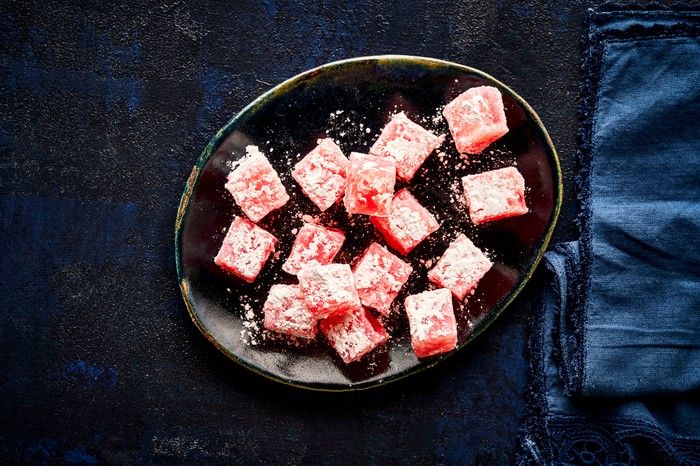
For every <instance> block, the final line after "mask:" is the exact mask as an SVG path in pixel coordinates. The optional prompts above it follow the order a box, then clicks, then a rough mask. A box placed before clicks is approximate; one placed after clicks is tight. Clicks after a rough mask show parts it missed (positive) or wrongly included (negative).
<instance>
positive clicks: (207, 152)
mask: <svg viewBox="0 0 700 466" xmlns="http://www.w3.org/2000/svg"><path fill="white" fill-rule="evenodd" d="M358 62H367V63H369V62H377V63H378V64H382V63H387V64H389V63H392V64H394V63H397V62H398V63H400V62H405V63H410V64H414V65H422V66H426V67H429V68H439V67H446V68H456V69H459V70H460V71H464V72H466V73H469V74H473V75H476V76H478V77H481V78H483V79H485V80H487V81H490V82H493V83H495V84H497V85H498V86H500V87H501V88H502V89H505V90H506V91H507V92H508V93H509V94H510V96H511V97H512V98H513V99H515V100H516V102H518V104H519V105H520V106H521V107H522V108H523V109H524V110H525V112H526V113H527V114H528V115H529V116H530V117H531V118H532V119H533V121H534V123H535V124H536V126H537V127H538V129H539V130H540V132H541V133H542V135H543V136H544V139H545V145H546V147H547V148H548V149H549V150H548V151H547V157H548V159H549V162H550V166H551V167H552V178H553V181H554V184H553V187H554V190H555V193H554V194H555V195H554V196H553V206H552V213H551V215H550V218H549V221H548V222H547V228H546V232H545V234H544V235H542V237H541V238H540V241H539V242H538V243H539V244H538V246H537V251H538V253H537V254H536V256H535V257H534V259H533V260H532V262H531V264H530V267H529V269H528V270H527V272H526V273H525V274H524V279H522V280H521V281H520V283H519V284H518V286H516V287H514V288H513V289H511V290H510V292H509V293H508V295H507V296H506V297H505V299H504V300H503V302H502V303H501V304H500V305H499V306H498V307H497V308H496V309H494V312H492V313H491V314H490V315H489V316H488V318H486V319H485V320H484V322H483V323H482V324H481V325H480V326H479V328H478V329H477V330H476V331H474V332H472V333H471V334H470V335H469V337H467V339H466V340H465V341H464V342H463V343H462V344H460V345H459V346H457V347H456V348H455V349H454V350H452V351H450V352H448V353H445V354H443V355H441V356H439V357H438V358H436V359H435V360H433V361H431V362H430V363H428V364H424V365H420V366H417V367H415V368H413V369H410V370H407V371H404V372H400V373H398V374H395V375H393V376H390V377H387V378H386V379H383V378H380V379H379V380H375V381H371V382H358V383H349V384H346V385H340V384H335V383H333V384H328V386H317V385H314V384H305V383H299V382H296V381H293V380H290V379H287V378H284V377H281V376H279V375H276V374H272V373H269V372H267V371H264V370H262V369H260V368H258V367H256V366H255V365H252V364H249V363H247V362H245V361H243V360H242V359H240V358H239V357H238V356H236V355H235V354H234V353H233V352H231V351H229V350H228V349H227V348H225V347H224V346H223V345H222V344H221V343H219V342H218V340H216V338H214V337H213V336H212V334H211V333H210V332H209V331H208V330H207V328H206V325H205V324H204V323H203V322H202V321H201V320H200V319H199V317H198V315H197V313H196V312H195V310H194V308H193V304H192V301H191V299H190V285H189V282H188V281H187V278H186V277H185V276H184V272H183V270H182V262H181V233H182V225H183V220H184V217H185V213H186V211H187V207H188V206H189V203H190V200H191V197H192V193H193V192H194V189H195V187H196V186H197V183H198V181H199V178H200V176H199V175H200V174H201V171H202V169H203V168H204V167H205V165H206V164H207V162H208V161H209V159H210V158H211V157H212V155H214V153H215V152H216V149H217V148H218V147H219V145H220V143H221V142H222V141H223V140H225V139H226V137H228V136H229V134H230V133H231V132H232V131H233V130H234V129H235V127H236V125H237V123H238V122H239V120H241V119H242V118H244V117H245V116H246V114H248V113H249V112H251V111H254V110H255V109H256V108H258V107H260V106H262V105H264V104H265V103H266V102H267V101H268V100H270V99H272V98H273V97H274V96H276V95H278V94H280V93H283V92H285V91H286V90H288V89H289V88H291V87H293V86H294V85H296V84H297V83H298V82H301V81H303V80H305V79H308V78H311V77H313V76H314V75H318V74H321V73H324V72H326V71H327V70H330V69H333V68H341V67H344V66H350V65H352V64H354V63H358ZM563 191H564V189H563V181H562V171H561V164H560V162H559V156H558V154H557V151H556V148H555V147H554V143H553V142H552V139H551V137H550V136H549V133H548V131H547V129H546V128H545V126H544V124H543V123H542V120H541V119H540V117H539V115H538V114H537V112H536V111H535V110H534V109H533V108H532V107H531V106H530V104H529V103H527V101H525V99H523V98H522V97H521V96H520V95H519V94H518V93H516V92H515V91H513V89H511V88H510V87H509V86H507V85H506V84H504V83H502V82H501V81H499V80H498V79H496V78H494V77H493V76H491V75H489V74H487V73H485V72H483V71H481V70H478V69H476V68H472V67H470V66H467V65H462V64H459V63H454V62H451V61H447V60H442V59H437V58H429V57H423V56H414V55H395V54H389V55H369V56H362V57H354V58H347V59H342V60H337V61H333V62H329V63H325V64H323V65H320V66H317V67H315V68H311V69H309V70H306V71H304V72H302V73H299V74H297V75H295V76H292V77H291V78H289V79H286V80H285V81H283V82H281V83H280V84H277V85H276V86H273V87H272V88H270V89H269V90H267V91H266V92H264V93H263V94H261V95H260V96H258V97H257V98H256V99H254V100H253V101H252V102H250V103H249V104H248V105H246V106H245V107H244V108H243V109H242V110H240V111H239V112H237V113H236V114H235V115H234V116H233V117H232V118H231V119H230V120H229V121H228V122H226V124H224V126H222V127H221V128H220V129H219V130H218V131H217V133H216V134H215V135H214V136H213V137H212V138H211V140H210V141H209V143H208V144H207V145H206V146H205V148H204V150H203V151H202V153H201V154H200V156H199V158H198V159H197V161H196V162H195V165H194V167H193V168H192V171H191V172H190V175H189V177H188V178H187V182H186V183H185V187H184V189H183V192H182V195H181V197H180V203H179V206H178V209H177V216H176V219H175V231H174V241H175V267H176V271H177V278H178V284H179V287H180V293H181V294H182V297H183V299H184V301H185V306H186V307H187V312H188V313H189V315H190V318H191V319H192V321H193V322H194V324H195V326H196V327H197V328H198V329H199V331H200V332H201V333H202V334H203V335H204V336H205V337H206V339H207V340H209V342H210V343H212V344H213V345H214V347H216V348H217V349H218V350H219V351H220V352H222V353H223V354H224V355H226V356H227V357H228V358H229V359H231V360H233V361H234V362H236V363H237V364H239V365H241V366H243V367H245V368H246V369H248V370H251V371H253V372H255V373H256V374H259V375H262V376H263V377H265V378H267V379H269V380H272V381H274V382H277V383H282V384H284V385H288V386H293V387H297V388H301V389H304V390H311V391H321V392H348V391H358V390H369V389H371V388H376V387H380V386H384V385H386V384H388V383H391V382H395V381H397V380H401V379H403V378H405V377H408V376H410V375H413V374H417V373H419V372H422V371H424V370H426V369H429V368H431V367H434V366H435V365H436V364H438V363H440V362H442V361H444V360H445V359H447V358H448V357H450V356H452V355H453V354H455V353H458V352H459V351H460V350H461V349H463V348H464V347H465V346H467V345H469V344H470V343H471V342H472V341H473V340H474V339H475V338H477V337H478V336H479V335H480V334H481V333H482V332H483V331H484V330H486V328H488V327H489V326H491V324H492V323H493V322H494V321H495V320H496V319H497V318H498V317H499V316H500V315H501V313H503V311H504V310H505V309H506V308H507V307H508V306H510V304H512V302H513V301H514V300H515V298H516V297H517V296H518V295H519V294H520V292H521V291H522V289H523V288H524V287H525V285H526V284H527V283H528V282H529V281H530V279H531V278H532V275H533V274H534V272H535V270H536V269H537V266H538V264H539V263H540V261H541V259H542V257H543V256H544V253H545V252H546V250H547V247H548V245H549V242H550V240H551V238H552V235H553V233H554V229H555V226H556V223H557V220H558V218H559V214H560V211H561V204H562V200H563Z"/></svg>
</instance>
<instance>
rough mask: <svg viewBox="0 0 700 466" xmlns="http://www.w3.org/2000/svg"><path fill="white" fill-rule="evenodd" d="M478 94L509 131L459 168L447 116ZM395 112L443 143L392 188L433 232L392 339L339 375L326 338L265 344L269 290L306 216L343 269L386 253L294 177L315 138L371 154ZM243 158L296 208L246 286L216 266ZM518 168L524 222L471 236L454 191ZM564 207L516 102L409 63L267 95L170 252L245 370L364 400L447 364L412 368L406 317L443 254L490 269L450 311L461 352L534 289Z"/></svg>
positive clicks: (199, 186) (237, 126)
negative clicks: (370, 253)
mask: <svg viewBox="0 0 700 466" xmlns="http://www.w3.org/2000/svg"><path fill="white" fill-rule="evenodd" d="M481 85H491V86H495V87H497V88H499V89H500V90H501V92H502V93H503V99H504V104H505V110H506V117H507V120H508V127H509V129H510V130H509V132H508V134H506V135H505V136H504V137H502V138H501V139H500V140H498V141H497V142H495V143H494V144H492V145H491V146H490V147H489V148H487V149H486V150H485V151H484V153H483V154H481V155H479V156H471V157H470V160H469V161H465V160H464V158H462V157H460V155H459V154H458V153H457V152H456V150H455V149H454V143H453V142H452V139H451V137H450V136H449V131H448V128H447V124H446V122H445V121H444V119H443V118H442V117H441V110H442V108H443V107H444V106H445V104H447V103H448V102H449V101H451V100H452V99H453V98H455V97H456V96H457V95H459V94H460V93H461V92H464V91H465V90H466V89H468V88H470V87H474V86H481ZM401 110H403V111H404V112H406V114H407V115H408V116H409V117H410V118H412V119H413V120H414V121H417V122H419V123H420V124H421V125H423V126H425V127H427V128H429V129H431V130H433V131H436V132H439V133H443V134H447V135H448V137H447V139H446V141H445V144H444V145H443V148H442V151H443V154H433V155H431V156H430V157H429V159H428V160H427V161H426V163H425V164H424V165H423V167H422V168H421V169H420V170H419V171H418V173H417V174H416V176H415V177H414V179H413V180H412V181H411V182H410V183H408V184H406V183H403V182H399V183H397V188H396V189H397V191H398V189H400V188H401V187H404V186H407V187H408V188H409V189H410V191H411V192H412V193H413V195H414V196H415V197H416V198H417V199H418V200H419V201H420V202H421V203H422V204H423V205H424V206H426V207H427V208H428V209H429V210H430V211H431V212H432V213H433V214H434V215H435V216H436V217H437V219H438V221H440V222H441V227H440V229H439V230H438V231H437V232H436V233H434V234H433V235H432V236H431V237H430V238H429V239H427V240H426V241H424V242H423V243H421V245H419V246H418V247H417V248H415V249H414V250H413V251H411V253H410V254H409V255H408V259H407V260H408V261H409V262H410V263H411V264H412V265H413V267H414V269H415V272H414V274H413V275H412V276H411V278H410V280H409V282H408V283H407V284H406V285H405V286H404V288H403V290H402V291H401V294H400V295H399V297H398V298H397V299H396V300H395V302H394V305H393V308H392V309H393V312H392V316H391V317H390V318H389V319H387V320H386V321H385V325H386V327H387V329H388V330H389V331H390V333H391V334H392V339H391V340H390V341H389V342H388V343H387V344H386V345H385V346H383V347H380V348H378V349H376V350H375V351H373V352H372V353H370V354H369V355H367V356H365V357H364V358H363V359H361V360H360V361H357V362H354V363H352V364H348V365H346V364H344V363H343V362H342V361H341V360H340V358H339V357H338V356H337V355H336V354H335V352H334V351H333V350H332V349H331V348H330V346H329V345H328V343H327V342H326V341H325V339H324V338H323V336H321V335H320V334H319V338H318V339H317V341H316V342H314V343H300V342H298V341H294V340H290V339H286V338H280V337H277V336H275V335H273V334H270V333H268V332H266V331H264V330H263V329H262V305H263V303H264V301H265V297H266V295H267V292H268V290H269V289H270V286H271V285H272V284H274V283H294V281H295V278H294V277H291V276H290V275H288V274H286V273H285V272H283V271H282V270H281V268H280V267H281V265H282V263H283V262H284V260H285V258H286V256H287V254H288V253H289V250H290V248H291V244H292V242H293V240H294V233H293V232H294V231H295V229H296V228H299V227H300V226H301V224H302V217H303V216H304V215H310V216H312V217H314V218H316V219H319V220H321V223H322V224H324V225H332V226H340V227H341V228H342V229H343V230H345V232H346V235H347V241H346V244H345V246H344V247H343V249H342V250H341V252H340V253H339V255H338V257H337V258H336V261H337V262H347V263H352V262H353V261H354V260H355V259H357V258H358V256H359V255H360V254H361V252H362V251H363V250H364V249H365V248H366V247H367V246H368V245H369V243H370V242H371V241H374V240H378V241H380V242H381V243H382V244H385V243H384V241H383V240H382V238H381V235H379V234H378V233H377V232H376V231H375V229H374V228H373V227H372V225H371V224H370V223H369V222H368V221H367V218H366V217H364V216H354V217H352V218H350V217H349V216H348V215H347V214H346V213H345V211H344V209H343V207H342V202H340V203H336V205H335V206H334V207H332V208H331V209H329V211H327V212H325V213H323V214H321V213H320V212H319V211H318V209H317V208H316V207H315V206H314V205H313V204H312V203H311V202H310V201H309V200H308V199H307V198H306V197H305V196H304V195H303V193H302V192H301V190H300V189H299V187H298V185H297V184H296V183H295V182H294V180H293V179H292V177H291V175H290V172H291V168H292V167H293V166H294V164H295V163H296V162H297V161H298V160H299V159H300V158H301V157H303V155H304V154H306V153H307V152H308V151H309V150H311V149H312V148H313V147H314V146H315V144H316V141H317V140H318V139H319V138H322V137H327V136H328V137H332V138H333V139H335V140H336V141H338V142H339V144H340V147H341V149H342V150H343V152H344V153H345V154H346V155H349V153H350V152H351V151H356V152H367V151H368V149H369V147H370V146H371V144H372V142H373V141H374V140H375V139H376V138H377V137H378V135H379V132H380V131H381V129H382V128H383V127H384V125H385V124H386V122H387V121H388V119H389V118H390V116H391V114H392V113H394V112H397V111H401ZM368 128H369V129H368ZM249 144H254V145H257V146H259V148H260V150H262V151H263V153H265V154H267V155H268V157H269V158H270V159H271V163H272V165H273V166H274V167H275V169H276V170H277V171H278V173H279V174H280V176H281V178H282V182H283V183H284V185H285V186H286V188H287V190H288V192H289V194H290V196H291V199H290V201H289V203H288V204H287V205H286V206H285V207H283V208H282V209H280V210H279V211H275V212H273V213H272V214H270V215H268V216H267V217H266V218H264V219H263V220H262V221H261V222H260V223H259V224H260V226H262V227H263V228H265V229H267V230H268V231H270V232H272V233H273V234H274V235H275V236H276V237H277V238H278V239H279V240H280V242H279V244H278V254H277V256H276V257H275V258H274V259H272V260H271V261H268V263H267V264H266V265H265V268H264V269H263V271H262V272H261V274H260V275H259V276H258V279H257V280H256V281H255V283H253V284H247V283H244V282H243V281H242V280H238V279H236V278H234V277H232V276H230V275H227V274H225V273H223V272H222V271H221V270H219V269H218V267H216V266H215V265H214V262H213V258H214V256H215V255H216V253H217V251H218V248H219V247H220V245H221V242H222V240H223V238H224V235H225V233H226V229H227V228H228V226H229V224H230V222H231V219H232V217H233V215H234V214H236V215H242V214H241V211H240V210H239V208H238V207H237V206H234V204H233V200H232V197H231V195H230V194H229V193H228V192H227V191H226V190H225V189H224V183H225V181H226V175H227V174H228V173H229V171H230V163H231V161H234V160H236V159H238V158H240V157H241V156H242V155H243V154H244V153H245V147H246V146H247V145H249ZM514 164H515V165H516V166H517V168H518V170H520V172H521V173H522V174H523V176H524V178H525V183H526V186H527V192H526V201H527V205H528V207H529V208H530V212H529V213H528V214H526V215H523V216H520V217H515V218H511V219H504V220H500V221H497V222H492V223H490V224H486V225H482V226H479V227H476V226H475V225H473V224H472V223H471V221H470V220H469V217H468V214H467V213H466V209H465V208H464V206H463V202H462V201H461V199H460V196H461V194H460V193H461V182H460V179H461V177H462V176H464V175H466V174H470V173H478V172H482V171H485V170H490V169H495V168H500V167H505V166H509V165H514ZM561 193H562V186H561V172H560V167H559V161H558V159H557V155H556V152H555V150H554V147H553V145H552V142H551V140H550V138H549V136H548V135H547V132H546V130H545V128H544V126H543V125H542V123H541V122H540V120H539V118H538V117H537V115H536V114H535V112H534V110H532V108H531V107H530V106H529V105H528V104H527V103H526V102H525V101H524V100H523V99H522V98H520V97H519V96H518V95H516V94H515V93H514V92H513V91H512V90H510V89H509V88H508V87H506V86H505V85H503V84H501V83H500V82H498V81H496V80H495V79H493V78H492V77H490V76H488V75H486V74H484V73H482V72H480V71H477V70H475V69H472V68H468V67H465V66H462V65H457V64H453V63H448V62H444V61H439V60H434V59H427V58H417V57H405V56H382V57H369V58H357V59H352V60H345V61H341V62H335V63H331V64H328V65H325V66H322V67H319V68H316V69H313V70H310V71H307V72H305V73H302V74H300V75H299V76H296V77H294V78H292V79H290V80H288V81H286V82H284V83H282V84H280V85H279V86H277V87H275V88H273V89H272V90H270V91H269V92H267V93H266V94H264V95H262V96H261V97H259V98H258V99H256V100H255V101H254V102H253V103H251V104H250V105H249V106H248V107H246V108H245V109H244V110H243V111H242V112H240V113H239V114H238V115H236V116H235V117H234V118H233V119H232V120H231V121H230V122H229V123H228V124H227V125H226V126H225V127H224V128H222V129H221V130H220V131H219V133H218V134H217V135H216V136H214V138H213V139H212V140H211V142H210V143H209V145H208V146H207V147H206V148H205V150H204V152H203V153H202V155H201V157H200V158H199V160H198V161H197V164H196V165H195V167H194V169H193V171H192V174H191V175H190V178H189V180H188V181H187V185H186V187H185V191H184V193H183V196H182V200H181V203H180V208H179V210H178V216H177V223H176V228H175V250H176V251H175V252H176V262H177V270H178V277H179V280H180V287H181V290H182V294H183V296H184V298H185V302H186V304H187V308H188V310H189V312H190V315H191V316H192V319H193V321H194V322H195V324H196V325H197V327H198V328H199V329H200V330H201V331H202V333H203V334H204V335H205V336H206V337H207V338H208V339H209V340H210V341H211V342H212V343H213V344H214V345H215V346H216V347H217V348H219V349H220V350H221V351H222V352H224V353H225V354H226V355H227V356H229V357H230V358H231V359H233V360H235V361H237V362H239V363H241V364H242V365H244V366H246V367H248V368H250V369H252V370H254V371H256V372H258V373H260V374H262V375H264V376H267V377H270V378H272V379H274V380H277V381H280V382H284V383H287V384H292V385H296V386H300V387H305V388H311V389H318V390H353V389H359V388H368V387H372V386H376V385H380V384H383V383H386V382H389V381H392V380H396V379H398V378H401V377H403V376H406V375H408V374H411V373H414V372H416V371H418V370H421V369H424V368H427V367H430V366H432V365H434V364H436V363H438V362H440V361H441V360H443V359H444V358H445V357H447V356H449V355H450V354H453V353H454V351H453V352H451V353H448V354H445V355H442V356H438V357H433V358H429V359H423V360H419V359H417V358H416V356H415V354H414V353H413V350H412V349H411V344H410V338H409V335H408V323H407V319H406V317H405V315H404V314H403V312H402V305H401V303H402V302H403V299H404V298H405V296H406V295H408V294H413V293H417V292H420V291H424V290H426V289H428V288H429V286H430V285H429V284H428V282H427V279H426V276H427V270H428V269H429V267H428V266H429V265H430V264H431V263H434V262H435V260H436V259H437V258H439V257H440V255H441V254H442V253H443V252H444V250H445V248H446V247H447V245H448V244H449V242H450V241H451V240H453V239H454V238H455V237H456V236H457V234H458V233H459V232H464V233H465V234H466V235H467V236H468V237H470V238H471V239H472V240H473V241H474V243H475V244H476V245H477V246H479V247H481V248H482V249H484V250H486V251H487V253H488V255H489V256H490V258H491V259H492V261H493V262H494V267H493V268H492V270H490V271H489V272H488V273H487V274H486V276H485V277H484V278H483V279H482V281H481V283H480V284H479V286H478V287H477V289H476V292H475V293H474V294H473V295H472V296H468V299H466V300H465V301H464V302H463V303H459V302H458V301H456V300H455V301H454V302H455V307H456V309H455V311H456V315H457V322H458V327H459V343H458V345H459V348H461V347H463V346H464V345H466V344H468V343H469V342H470V341H471V340H472V339H473V338H475V337H476V336H477V335H478V334H479V333H481V332H482V331H483V330H484V329H485V328H486V327H487V326H488V325H489V324H490V323H491V322H492V321H493V320H494V319H495V318H496V317H497V316H498V315H499V314H500V313H501V312H502V311H503V310H504V309H505V308H506V306H507V305H508V304H509V303H510V302H511V301H512V300H513V299H514V297H515V296H516V295H517V294H518V292H519V291H520V290H521V289H522V288H523V286H524V285H525V282H527V280H528V279H529V278H530V276H531V274H532V272H533V271H534V269H535V266H536V265H537V263H538V262H539V260H540V258H541V256H542V254H543V252H544V250H545V248H546V246H547V243H548V241H549V238H550V236H551V233H552V231H553V229H554V223H555V221H556V218H557V215H558V212H559V207H560V204H561ZM348 223H349V225H348ZM455 351H456V350H455Z"/></svg>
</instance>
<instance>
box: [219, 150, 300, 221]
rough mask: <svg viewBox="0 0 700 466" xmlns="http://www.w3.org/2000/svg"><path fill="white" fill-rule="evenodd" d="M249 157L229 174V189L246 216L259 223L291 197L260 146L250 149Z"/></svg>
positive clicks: (247, 151)
mask: <svg viewBox="0 0 700 466" xmlns="http://www.w3.org/2000/svg"><path fill="white" fill-rule="evenodd" d="M246 154H247V155H246V156H245V157H244V158H243V160H241V162H240V164H239V165H238V166H237V167H236V168H235V169H234V170H233V171H232V172H231V173H229V175H228V182H227V183H226V189H228V190H229V192H230V193H231V194H232V195H233V199H234V200H235V201H236V204H238V205H239V206H240V207H241V209H242V210H243V212H244V213H245V214H246V216H247V217H248V218H249V219H250V220H252V221H253V222H256V223H257V222H259V221H260V220H261V219H262V218H263V217H265V216H266V215H267V214H269V213H270V212H272V211H273V210H275V209H279V208H280V207H282V206H283V205H284V204H286V203H287V201H288V200H289V195H288V194H287V190H286V189H284V185H283V184H282V181H281V180H280V178H279V176H278V175H277V172H276V171H275V169H274V168H272V165H270V162H269V161H268V160H267V157H265V155H263V153H262V152H260V151H259V150H258V148H257V147H256V146H248V147H246Z"/></svg>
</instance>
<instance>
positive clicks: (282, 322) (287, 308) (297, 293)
mask: <svg viewBox="0 0 700 466" xmlns="http://www.w3.org/2000/svg"><path fill="white" fill-rule="evenodd" d="M263 312H264V313H265V320H264V322H263V325H264V326H265V328H266V329H268V330H271V331H273V332H278V333H284V334H286V335H292V336H295V337H299V338H306V339H314V338H316V331H317V329H318V326H317V324H318V317H316V316H314V315H313V314H311V312H309V310H308V309H307V307H306V304H305V303H304V296H303V295H302V293H301V288H299V286H298V285H272V288H270V293H269V294H268V295H267V300H266V301H265V304H264V305H263Z"/></svg>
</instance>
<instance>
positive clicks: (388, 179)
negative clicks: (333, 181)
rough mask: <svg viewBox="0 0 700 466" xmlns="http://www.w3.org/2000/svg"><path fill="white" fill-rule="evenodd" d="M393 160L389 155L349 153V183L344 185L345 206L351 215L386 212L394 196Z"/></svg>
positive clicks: (386, 213)
mask: <svg viewBox="0 0 700 466" xmlns="http://www.w3.org/2000/svg"><path fill="white" fill-rule="evenodd" d="M395 183H396V163H395V162H394V159H392V158H390V157H377V156H375V155H369V154H360V153H358V152H353V153H351V154H350V167H349V168H348V182H347V185H346V186H345V197H344V199H343V201H344V203H345V209H346V210H347V211H348V213H350V214H365V215H377V216H379V217H386V216H387V215H389V204H390V203H391V198H392V196H393V195H394V184H395Z"/></svg>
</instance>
